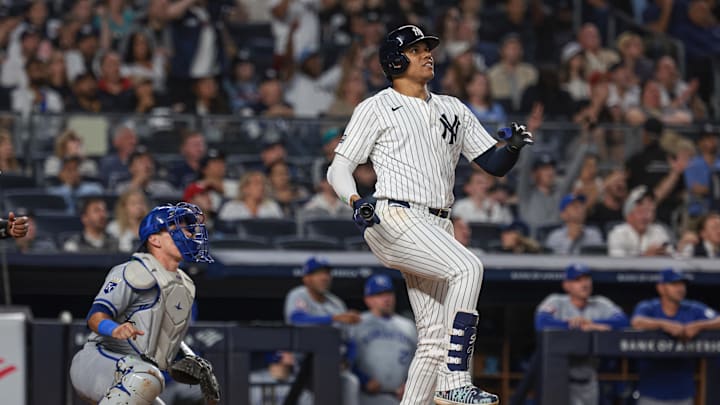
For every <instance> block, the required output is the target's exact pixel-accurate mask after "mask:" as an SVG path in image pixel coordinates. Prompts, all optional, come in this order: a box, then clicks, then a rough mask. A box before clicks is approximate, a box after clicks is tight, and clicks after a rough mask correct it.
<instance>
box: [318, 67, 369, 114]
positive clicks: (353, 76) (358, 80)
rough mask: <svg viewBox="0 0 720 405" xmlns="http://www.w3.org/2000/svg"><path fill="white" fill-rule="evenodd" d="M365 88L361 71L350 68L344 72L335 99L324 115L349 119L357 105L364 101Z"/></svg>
mask: <svg viewBox="0 0 720 405" xmlns="http://www.w3.org/2000/svg"><path fill="white" fill-rule="evenodd" d="M366 95H367V87H366V86H365V78H364V77H363V73H362V70H360V69H357V68H350V69H348V70H347V71H345V73H344V75H343V78H342V79H341V80H340V84H339V86H338V88H337V91H336V92H335V99H334V100H333V102H332V104H330V107H329V108H328V110H327V112H326V115H327V116H331V117H349V116H351V115H352V112H353V111H354V110H355V107H357V105H358V104H360V102H361V101H363V100H364V99H365V96H366Z"/></svg>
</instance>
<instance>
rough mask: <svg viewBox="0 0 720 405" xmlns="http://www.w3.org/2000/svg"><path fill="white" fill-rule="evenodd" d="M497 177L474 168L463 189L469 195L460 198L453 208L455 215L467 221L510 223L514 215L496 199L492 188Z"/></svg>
mask: <svg viewBox="0 0 720 405" xmlns="http://www.w3.org/2000/svg"><path fill="white" fill-rule="evenodd" d="M495 182H496V180H495V177H494V176H492V175H490V174H488V173H486V172H485V171H484V170H473V171H472V172H471V173H470V176H469V177H468V179H467V181H466V182H465V186H464V187H463V190H464V191H465V194H466V195H467V197H465V198H462V199H460V200H458V201H457V202H456V203H455V204H454V205H453V208H452V212H453V216H456V217H458V218H462V219H464V220H465V221H467V222H489V223H494V224H508V223H510V222H512V220H513V215H512V213H511V212H510V209H508V207H505V206H503V205H501V204H499V203H498V202H497V201H495V200H494V199H493V198H492V196H491V195H490V189H491V188H492V187H493V186H494V185H495Z"/></svg>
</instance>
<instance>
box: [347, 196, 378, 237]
mask: <svg viewBox="0 0 720 405" xmlns="http://www.w3.org/2000/svg"><path fill="white" fill-rule="evenodd" d="M376 204H377V200H376V199H375V198H373V197H366V198H361V199H359V200H357V201H355V202H354V203H353V209H354V210H355V212H353V221H355V225H357V227H358V228H359V229H360V231H362V232H363V233H365V229H367V228H368V227H371V226H373V225H375V224H379V223H380V218H379V217H378V216H377V214H375V205H376Z"/></svg>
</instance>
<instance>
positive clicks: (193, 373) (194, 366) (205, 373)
mask: <svg viewBox="0 0 720 405" xmlns="http://www.w3.org/2000/svg"><path fill="white" fill-rule="evenodd" d="M168 371H169V372H170V376H171V377H172V378H173V380H175V381H177V382H179V383H183V384H190V385H197V384H200V390H202V393H203V396H204V397H205V401H206V403H207V404H209V405H214V404H217V403H218V402H220V384H219V383H218V380H217V378H216V377H215V374H214V373H213V369H212V365H211V364H210V362H209V361H207V360H205V359H203V358H202V357H199V356H185V357H183V358H182V359H180V360H178V361H176V362H175V363H173V364H172V365H171V366H170V369H169V370H168Z"/></svg>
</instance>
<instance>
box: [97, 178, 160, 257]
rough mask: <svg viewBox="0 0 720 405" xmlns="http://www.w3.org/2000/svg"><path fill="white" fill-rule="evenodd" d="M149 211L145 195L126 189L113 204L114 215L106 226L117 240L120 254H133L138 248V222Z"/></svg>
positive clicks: (135, 190)
mask: <svg viewBox="0 0 720 405" xmlns="http://www.w3.org/2000/svg"><path fill="white" fill-rule="evenodd" d="M149 211H150V206H149V203H148V200H147V197H146V196H145V193H143V192H142V191H140V190H138V189H128V190H127V191H125V192H124V193H122V194H120V197H119V198H118V200H117V202H116V203H115V215H114V218H113V220H112V221H110V223H109V224H108V226H107V232H108V233H109V234H110V235H112V236H113V237H114V238H115V239H117V240H118V248H119V249H120V251H121V252H133V251H135V248H136V247H137V246H138V241H139V235H138V229H140V221H142V219H143V218H144V217H145V215H147V213H148V212H149Z"/></svg>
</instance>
